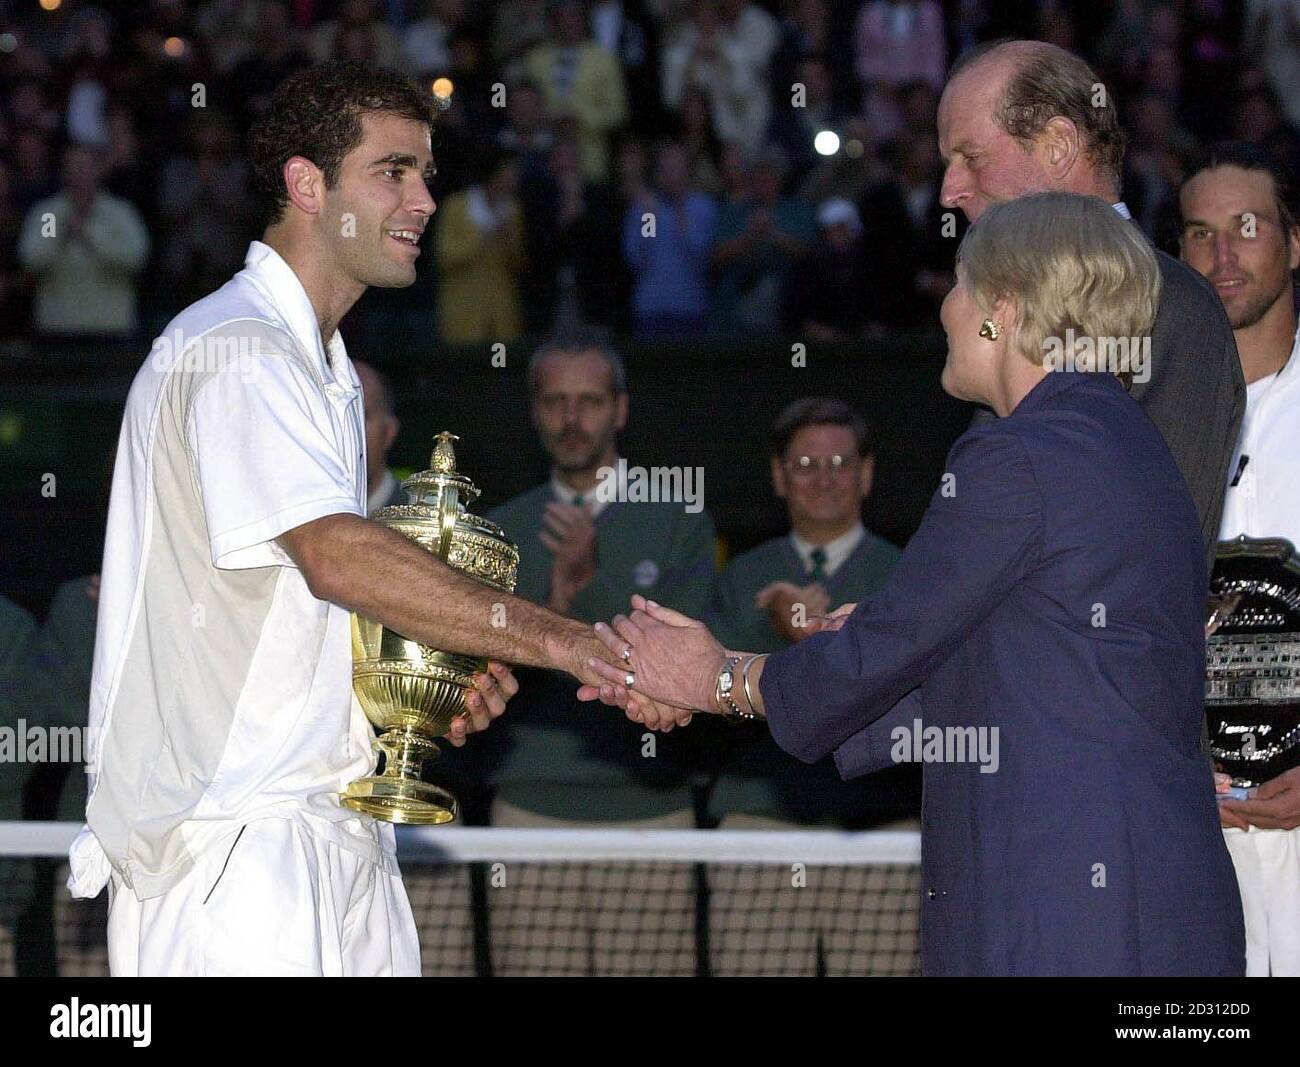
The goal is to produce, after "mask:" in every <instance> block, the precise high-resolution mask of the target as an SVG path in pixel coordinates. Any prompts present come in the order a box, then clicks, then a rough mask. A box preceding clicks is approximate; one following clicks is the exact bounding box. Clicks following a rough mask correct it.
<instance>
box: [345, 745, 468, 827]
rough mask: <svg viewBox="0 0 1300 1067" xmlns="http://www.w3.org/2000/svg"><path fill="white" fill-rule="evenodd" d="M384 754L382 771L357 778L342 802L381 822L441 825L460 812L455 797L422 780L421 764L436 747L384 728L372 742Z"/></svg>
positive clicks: (436, 753) (450, 820)
mask: <svg viewBox="0 0 1300 1067" xmlns="http://www.w3.org/2000/svg"><path fill="white" fill-rule="evenodd" d="M375 747H376V748H378V749H380V750H381V751H382V752H383V753H384V757H385V765H384V773H383V774H373V775H370V776H368V777H366V778H358V779H357V780H356V781H355V782H353V783H352V784H351V785H349V786H348V787H347V789H346V790H344V792H343V804H344V805H345V806H346V807H349V808H351V809H352V810H353V811H361V812H365V813H366V814H367V815H373V816H374V817H375V818H376V819H382V820H383V821H384V822H396V823H407V824H411V825H416V826H440V825H442V824H444V823H449V822H453V821H454V820H455V819H456V816H457V814H458V812H459V805H458V804H457V803H456V798H455V797H454V796H452V795H451V794H450V793H449V792H447V790H445V789H443V788H441V787H440V786H436V785H433V784H431V783H429V782H426V781H423V780H422V779H421V777H420V766H421V764H422V763H423V762H424V761H425V760H426V759H432V758H433V757H434V756H436V755H438V746H437V745H435V744H434V743H433V742H432V741H429V740H428V739H426V738H423V737H421V736H420V735H418V734H414V733H410V732H408V731H406V730H402V729H400V728H396V729H392V730H385V731H384V733H382V734H381V735H380V736H379V738H378V739H377V740H376V741H375Z"/></svg>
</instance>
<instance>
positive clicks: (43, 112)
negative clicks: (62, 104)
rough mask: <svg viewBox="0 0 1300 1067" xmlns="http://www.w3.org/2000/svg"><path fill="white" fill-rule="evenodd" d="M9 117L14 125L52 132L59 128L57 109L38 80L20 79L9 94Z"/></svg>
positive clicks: (45, 132)
mask: <svg viewBox="0 0 1300 1067" xmlns="http://www.w3.org/2000/svg"><path fill="white" fill-rule="evenodd" d="M8 111H9V117H10V119H11V120H12V121H13V123H14V125H16V126H20V127H27V128H29V129H33V130H40V131H41V132H42V133H44V134H47V135H48V134H52V133H54V131H55V130H57V129H58V128H59V123H60V121H61V120H60V118H59V111H58V108H56V107H55V106H54V105H53V104H52V103H51V102H50V99H49V96H48V94H47V93H46V90H45V86H44V85H42V84H41V83H40V82H38V81H35V80H32V81H21V82H19V83H18V84H17V85H15V86H14V87H13V89H12V90H11V91H10V95H9V106H8Z"/></svg>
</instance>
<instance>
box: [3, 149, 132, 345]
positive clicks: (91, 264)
mask: <svg viewBox="0 0 1300 1067" xmlns="http://www.w3.org/2000/svg"><path fill="white" fill-rule="evenodd" d="M148 255H149V235H148V233H147V232H146V230H145V226H144V222H143V221H142V220H141V218H140V213H139V212H138V211H136V209H135V208H134V207H132V206H131V204H130V203H128V202H127V201H125V200H121V199H119V198H118V197H115V196H112V195H111V194H109V193H106V192H104V190H103V189H102V187H101V185H100V159H99V154H98V153H97V152H96V151H95V150H93V149H90V148H87V147H85V146H82V145H70V146H69V147H68V148H67V149H66V150H65V151H64V156H63V188H62V191H61V192H60V193H58V194H57V195H56V196H53V197H51V198H49V199H47V200H42V201H40V202H39V203H37V204H35V205H33V206H32V208H31V210H30V211H28V213H27V218H26V219H25V220H24V222H23V230H22V236H21V237H20V238H19V242H18V257H19V261H20V262H21V263H22V265H23V266H24V267H26V268H27V270H29V271H30V272H31V273H32V274H33V275H34V276H35V279H36V294H35V299H34V302H33V308H32V324H33V326H34V327H35V329H36V330H37V331H38V332H40V333H43V334H63V335H79V334H80V335H84V334H94V335H101V336H110V335H111V336H128V335H130V334H133V333H135V331H136V329H137V326H138V322H137V317H136V275H138V274H139V272H140V270H141V268H142V267H143V266H144V263H145V260H146V259H147V258H148Z"/></svg>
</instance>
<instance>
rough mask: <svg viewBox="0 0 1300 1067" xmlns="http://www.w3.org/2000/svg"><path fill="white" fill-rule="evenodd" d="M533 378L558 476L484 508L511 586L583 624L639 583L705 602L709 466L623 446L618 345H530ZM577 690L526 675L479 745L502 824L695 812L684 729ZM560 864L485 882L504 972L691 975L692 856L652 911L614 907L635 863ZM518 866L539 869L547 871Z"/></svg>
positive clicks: (685, 606) (620, 605)
mask: <svg viewBox="0 0 1300 1067" xmlns="http://www.w3.org/2000/svg"><path fill="white" fill-rule="evenodd" d="M528 389H529V394H530V399H531V405H532V418H533V423H534V425H535V427H536V429H537V432H538V435H539V437H540V438H541V443H542V447H543V448H544V449H545V450H546V453H547V454H548V455H549V456H550V458H551V464H552V466H551V476H550V478H549V479H548V480H547V481H545V482H543V483H542V484H541V485H538V486H537V487H535V488H533V489H530V490H529V491H527V492H525V493H523V494H521V495H519V496H517V497H515V498H514V499H513V500H510V501H508V502H507V503H505V504H504V505H502V506H501V507H500V508H497V509H496V510H495V511H493V512H491V513H490V514H491V518H492V519H494V520H495V521H496V522H498V523H500V524H501V526H502V527H503V528H504V529H505V531H506V534H507V535H508V536H509V537H510V539H511V540H513V541H514V542H515V543H516V544H517V545H518V546H519V555H520V563H519V584H518V586H517V588H516V590H515V592H516V593H517V594H518V595H519V596H521V597H525V598H527V599H530V600H534V601H537V602H538V603H541V604H545V605H547V606H548V607H550V608H552V609H553V610H555V611H558V612H562V613H564V614H568V615H571V616H572V617H574V618H577V619H582V620H584V621H586V622H595V621H597V620H602V619H609V618H612V617H613V616H614V615H616V614H618V613H619V612H623V611H626V610H627V608H628V603H629V600H630V598H631V596H632V594H633V593H641V594H642V595H644V596H648V597H652V598H654V599H655V600H657V601H658V602H660V603H662V604H667V605H669V606H671V607H674V608H676V609H677V610H679V611H684V612H686V613H687V614H690V613H692V612H695V613H697V614H698V613H702V612H704V611H705V610H707V608H708V603H709V596H710V590H711V587H712V582H713V577H714V561H715V538H714V530H713V522H712V520H711V519H710V518H709V515H708V513H707V512H705V511H704V510H703V505H702V501H701V499H700V494H701V491H702V489H703V479H702V474H701V472H700V471H698V470H696V469H694V468H692V469H688V470H685V471H683V470H682V469H680V468H675V469H672V470H671V471H666V470H665V469H663V468H658V469H655V470H653V471H646V470H645V469H644V468H639V467H629V466H628V464H627V461H625V460H623V459H621V458H620V456H619V452H618V440H617V439H618V434H619V432H620V431H621V430H623V428H624V427H625V426H626V424H627V418H628V392H627V383H626V376H625V372H624V368H623V363H622V360H621V359H620V358H619V356H618V354H617V353H616V352H614V351H613V350H612V349H611V348H610V347H609V346H608V345H606V344H605V343H604V342H603V341H602V340H600V339H599V338H598V337H594V336H592V337H578V336H575V337H570V338H563V339H559V340H556V341H552V342H550V343H548V344H545V345H543V346H542V347H541V348H540V349H538V350H537V352H536V353H534V355H533V358H532V361H531V362H530V364H529V368H528ZM665 487H670V488H671V490H672V491H670V492H667V493H665V492H663V491H662V490H663V489H665ZM665 496H668V497H670V498H671V499H664V497H665ZM576 688H577V687H576V685H575V684H574V683H572V682H570V681H568V680H566V679H564V678H561V677H560V676H558V675H547V674H545V673H542V672H527V673H526V674H521V676H520V693H519V696H518V697H517V698H516V702H515V703H514V704H513V705H512V706H511V714H510V715H509V716H508V717H507V718H506V719H503V720H502V726H503V728H502V729H501V730H500V731H499V736H498V737H496V738H493V739H492V740H493V742H494V744H493V745H491V746H484V751H483V756H484V758H485V759H487V760H489V761H492V760H495V764H496V765H495V767H494V769H493V770H492V771H491V772H490V774H489V778H490V781H491V782H492V784H493V785H495V787H496V796H495V800H494V801H493V807H492V822H493V825H496V826H549V827H561V826H568V827H573V826H578V825H590V824H592V823H599V824H602V825H604V826H622V827H678V828H689V827H692V826H694V825H695V819H694V809H693V793H692V788H691V787H692V772H693V770H694V763H693V760H692V753H691V746H693V743H694V738H693V737H692V736H691V731H689V730H686V731H677V732H674V733H672V734H668V735H654V734H651V733H649V732H647V731H645V730H644V729H643V728H642V727H638V726H637V725H636V724H635V723H632V722H629V721H628V720H627V719H625V718H623V717H621V716H617V715H610V714H609V712H608V709H606V708H603V707H601V706H599V705H594V704H583V703H580V702H578V701H577V700H576V699H575V693H576ZM494 732H498V731H494ZM485 736H486V735H485ZM550 873H551V874H554V873H555V872H550ZM560 873H561V874H562V875H563V879H564V882H563V884H559V883H554V884H550V883H548V885H547V886H545V887H543V886H541V885H540V884H525V882H523V881H520V880H519V879H518V878H514V879H512V878H511V877H510V876H509V875H507V885H506V886H504V887H502V886H496V887H493V886H490V887H489V889H488V906H489V910H490V912H491V915H492V927H491V936H492V956H493V964H494V968H495V970H496V971H497V973H511V974H518V973H537V972H538V971H542V970H548V971H552V972H554V971H555V970H559V971H561V972H563V973H581V974H619V973H642V974H643V973H657V974H692V973H694V970H695V958H694V924H695V910H694V909H695V904H694V883H693V876H692V872H691V868H690V867H689V866H685V865H680V866H669V865H665V866H664V867H663V869H662V871H658V870H657V871H656V872H655V877H656V878H663V879H664V881H663V883H662V884H661V883H659V882H656V883H655V884H656V888H657V889H662V890H663V893H664V895H663V896H660V895H659V894H656V899H657V900H658V901H659V902H660V903H661V904H662V905H663V907H662V909H660V913H659V914H657V915H656V916H653V917H647V916H645V915H644V914H643V915H641V916H640V917H638V916H637V915H636V914H620V913H619V912H618V903H617V902H618V900H619V899H620V898H621V896H622V895H623V894H625V893H626V892H627V891H628V890H629V889H630V887H631V886H632V885H633V881H632V880H633V879H634V878H637V877H638V876H637V875H635V873H634V872H633V871H632V869H631V868H630V867H626V866H617V865H615V866H602V867H601V868H600V869H599V870H596V869H595V868H593V867H587V868H584V869H583V870H581V871H564V872H560ZM520 877H521V878H526V877H534V878H536V879H538V880H539V881H540V879H542V878H543V877H544V872H541V871H537V870H534V871H533V872H531V874H521V875H520ZM562 904H563V907H561V905H562ZM638 922H645V923H647V924H648V925H647V929H648V928H649V926H650V925H653V927H654V929H655V930H656V935H657V938H658V940H657V945H658V948H657V950H656V951H655V952H644V951H643V952H641V953H639V954H635V953H634V949H633V948H631V947H629V946H630V944H631V942H634V941H636V940H637V937H636V933H637V931H636V930H630V929H629V924H631V925H632V926H635V925H636V924H637V923H638ZM629 938H630V940H629Z"/></svg>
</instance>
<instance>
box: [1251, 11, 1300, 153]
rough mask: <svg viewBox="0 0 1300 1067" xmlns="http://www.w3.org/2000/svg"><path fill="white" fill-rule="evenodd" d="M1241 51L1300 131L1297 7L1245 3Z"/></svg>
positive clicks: (1299, 62) (1299, 53)
mask: <svg viewBox="0 0 1300 1067" xmlns="http://www.w3.org/2000/svg"><path fill="white" fill-rule="evenodd" d="M1242 51H1243V53H1244V54H1245V55H1247V56H1250V57H1251V61H1252V62H1254V63H1257V64H1258V65H1259V66H1261V67H1263V68H1264V72H1265V74H1267V76H1268V81H1269V84H1270V85H1271V86H1272V88H1273V92H1274V93H1275V94H1276V98H1277V99H1278V100H1281V101H1282V102H1283V103H1282V106H1283V108H1284V109H1285V111H1286V117H1287V121H1288V122H1290V124H1291V125H1292V126H1295V127H1300V5H1297V4H1296V3H1295V0H1246V21H1245V27H1244V33H1243V35H1242Z"/></svg>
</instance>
